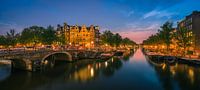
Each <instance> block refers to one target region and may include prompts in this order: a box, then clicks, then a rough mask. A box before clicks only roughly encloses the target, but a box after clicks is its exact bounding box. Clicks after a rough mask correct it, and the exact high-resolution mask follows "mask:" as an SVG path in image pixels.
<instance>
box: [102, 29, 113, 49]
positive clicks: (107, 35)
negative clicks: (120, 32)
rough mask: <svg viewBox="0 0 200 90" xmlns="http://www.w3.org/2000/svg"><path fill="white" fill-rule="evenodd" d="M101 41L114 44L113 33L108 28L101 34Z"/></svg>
mask: <svg viewBox="0 0 200 90" xmlns="http://www.w3.org/2000/svg"><path fill="white" fill-rule="evenodd" d="M101 41H102V43H103V44H109V45H113V33H112V32H111V31H109V30H106V31H104V32H103V34H102V35H101Z"/></svg>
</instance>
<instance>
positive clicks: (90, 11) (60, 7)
mask: <svg viewBox="0 0 200 90" xmlns="http://www.w3.org/2000/svg"><path fill="white" fill-rule="evenodd" d="M0 2H1V3H0V34H4V33H6V32H7V31H9V30H10V29H15V30H16V31H17V32H21V31H22V30H23V28H26V27H29V26H33V25H38V26H43V27H47V26H48V25H52V26H54V28H56V26H57V24H61V25H62V24H63V23H64V22H66V23H67V24H69V25H76V24H77V25H80V26H82V25H86V26H88V25H98V26H99V27H100V32H103V31H105V30H111V31H112V32H114V33H119V34H120V35H122V36H123V37H128V38H130V39H131V40H133V41H135V42H137V43H141V42H142V41H143V40H145V39H147V38H148V37H149V36H150V35H152V34H155V33H156V32H157V30H158V29H159V28H160V26H161V25H162V24H163V23H165V22H166V21H172V22H173V23H174V27H175V26H176V23H177V21H180V20H182V19H184V18H185V16H187V15H189V14H191V13H192V11H195V10H197V11H199V10H200V7H199V6H200V3H196V2H198V0H192V1H191V0H162V1H160V0H141V1H137V0H95V1H94V0H86V1H82V0H57V1H53V0H29V1H27V0H20V1H19V0H12V1H11V0H1V1H0ZM83 5H85V6H83ZM76 6H82V7H76ZM188 6H190V7H188Z"/></svg>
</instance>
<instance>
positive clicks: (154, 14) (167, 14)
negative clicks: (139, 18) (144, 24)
mask: <svg viewBox="0 0 200 90" xmlns="http://www.w3.org/2000/svg"><path fill="white" fill-rule="evenodd" d="M173 15H176V13H174V12H169V11H166V10H163V11H159V10H152V11H150V12H148V13H146V14H144V16H143V19H146V18H149V17H157V18H162V17H167V18H171V16H173Z"/></svg>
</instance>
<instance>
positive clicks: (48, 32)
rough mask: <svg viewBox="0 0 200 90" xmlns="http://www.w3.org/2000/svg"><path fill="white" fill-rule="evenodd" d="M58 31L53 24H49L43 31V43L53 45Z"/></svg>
mask: <svg viewBox="0 0 200 90" xmlns="http://www.w3.org/2000/svg"><path fill="white" fill-rule="evenodd" d="M56 39H57V36H56V31H55V30H54V28H53V27H52V26H48V27H47V29H45V30H44V31H43V33H42V43H43V44H47V45H51V44H53V42H54V41H56Z"/></svg>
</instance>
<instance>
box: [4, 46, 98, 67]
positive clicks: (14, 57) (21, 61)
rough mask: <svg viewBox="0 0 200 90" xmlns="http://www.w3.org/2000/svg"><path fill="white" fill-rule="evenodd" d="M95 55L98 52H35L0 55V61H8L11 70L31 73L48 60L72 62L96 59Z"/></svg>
mask: <svg viewBox="0 0 200 90" xmlns="http://www.w3.org/2000/svg"><path fill="white" fill-rule="evenodd" d="M97 54H98V52H94V51H80V50H66V51H37V52H29V53H22V52H21V53H13V54H5V55H0V60H10V61H11V65H12V68H15V69H21V70H28V71H33V70H34V69H35V68H36V67H41V66H42V65H44V64H45V63H46V62H48V61H49V60H56V61H57V60H59V61H67V62H73V61H77V60H79V59H83V58H96V57H97Z"/></svg>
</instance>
